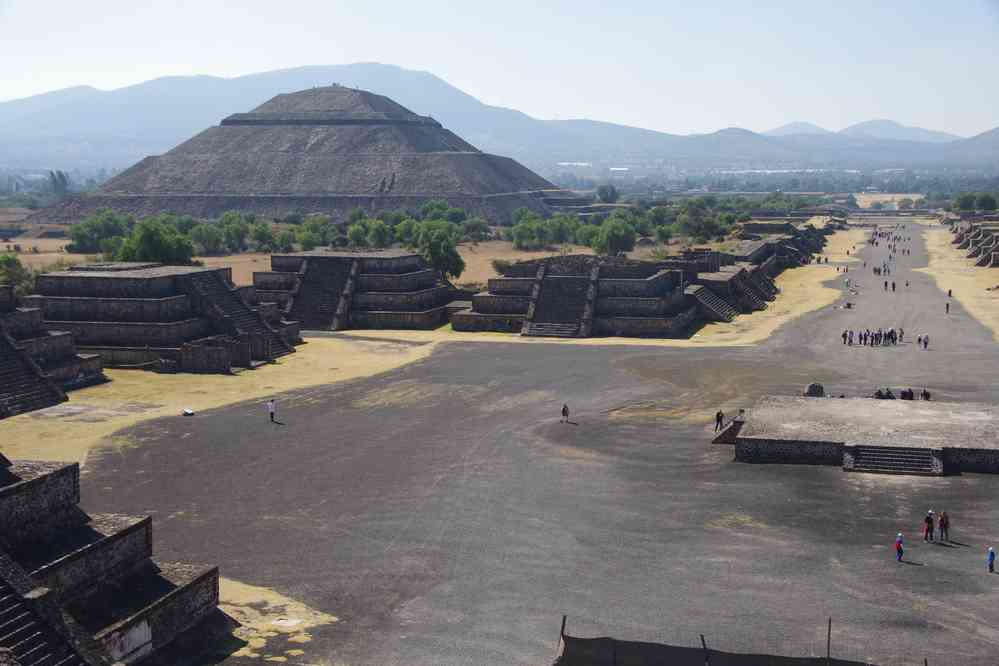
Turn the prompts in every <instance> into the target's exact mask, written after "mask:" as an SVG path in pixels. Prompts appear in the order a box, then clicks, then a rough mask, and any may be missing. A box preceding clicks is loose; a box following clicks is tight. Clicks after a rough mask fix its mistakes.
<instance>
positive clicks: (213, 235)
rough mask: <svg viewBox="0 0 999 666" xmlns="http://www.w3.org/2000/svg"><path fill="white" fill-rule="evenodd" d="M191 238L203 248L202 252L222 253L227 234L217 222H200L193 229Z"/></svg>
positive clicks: (208, 253)
mask: <svg viewBox="0 0 999 666" xmlns="http://www.w3.org/2000/svg"><path fill="white" fill-rule="evenodd" d="M190 236H191V240H192V241H194V243H195V244H196V245H197V246H198V247H199V248H201V254H207V255H212V254H222V250H223V249H224V248H225V236H223V235H222V230H221V229H219V227H218V225H217V224H199V225H198V226H196V227H194V228H193V229H191V233H190Z"/></svg>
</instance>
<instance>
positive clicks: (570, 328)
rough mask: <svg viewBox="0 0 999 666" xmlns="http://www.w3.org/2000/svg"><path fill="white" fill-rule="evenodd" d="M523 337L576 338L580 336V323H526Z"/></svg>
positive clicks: (522, 333)
mask: <svg viewBox="0 0 999 666" xmlns="http://www.w3.org/2000/svg"><path fill="white" fill-rule="evenodd" d="M521 335H525V336H530V337H536V338H575V337H577V336H578V335H579V324H578V323H572V322H569V323H555V322H531V321H529V322H525V323H524V329H523V331H522V332H521Z"/></svg>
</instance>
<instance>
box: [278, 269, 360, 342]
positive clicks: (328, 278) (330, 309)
mask: <svg viewBox="0 0 999 666" xmlns="http://www.w3.org/2000/svg"><path fill="white" fill-rule="evenodd" d="M306 262H307V265H306V267H305V272H304V273H303V274H302V276H301V277H300V278H299V284H298V291H297V293H295V295H294V299H293V301H292V303H291V308H290V309H289V315H290V317H291V318H292V319H294V320H295V321H298V322H301V324H302V328H303V329H311V330H320V331H322V330H327V331H328V330H330V329H332V328H333V325H334V323H335V320H336V315H337V308H338V306H339V305H340V295H341V294H342V293H343V289H344V287H345V286H346V284H347V280H348V279H349V271H350V269H349V268H347V267H345V266H343V265H342V264H341V263H340V262H325V261H320V260H317V259H307V260H306Z"/></svg>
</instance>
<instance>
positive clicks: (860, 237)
mask: <svg viewBox="0 0 999 666" xmlns="http://www.w3.org/2000/svg"><path fill="white" fill-rule="evenodd" d="M866 244H867V230H865V229H847V230H846V231H838V232H836V233H835V234H833V235H832V236H830V237H829V240H828V242H827V243H826V246H825V247H824V248H823V249H822V257H823V258H825V257H828V258H829V261H835V262H838V263H841V264H842V263H854V262H857V261H860V259H858V258H857V253H858V252H859V251H860V249H861V248H863V247H864V245H866ZM847 252H849V254H847Z"/></svg>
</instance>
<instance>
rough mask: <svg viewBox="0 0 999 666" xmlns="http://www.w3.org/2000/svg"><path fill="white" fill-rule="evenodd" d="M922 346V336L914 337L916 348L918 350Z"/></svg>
mask: <svg viewBox="0 0 999 666" xmlns="http://www.w3.org/2000/svg"><path fill="white" fill-rule="evenodd" d="M922 346H923V336H921V335H917V336H916V348H917V349H918V348H919V347H922Z"/></svg>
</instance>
